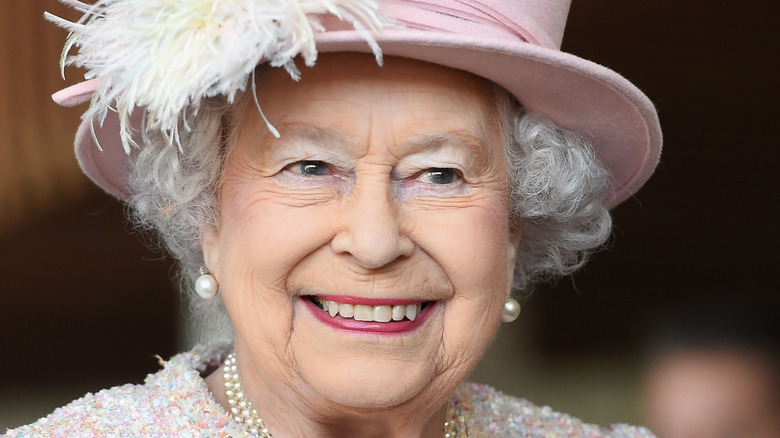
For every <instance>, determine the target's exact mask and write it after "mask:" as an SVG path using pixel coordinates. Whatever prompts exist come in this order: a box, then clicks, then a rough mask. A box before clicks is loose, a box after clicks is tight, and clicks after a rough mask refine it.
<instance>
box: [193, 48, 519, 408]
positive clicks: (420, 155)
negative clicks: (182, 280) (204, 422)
mask: <svg viewBox="0 0 780 438" xmlns="http://www.w3.org/2000/svg"><path fill="white" fill-rule="evenodd" d="M258 82H259V83H258V90H257V95H258V96H259V98H260V105H261V106H262V110H263V112H264V113H265V115H266V116H267V117H268V119H269V121H270V122H271V123H272V124H273V125H274V126H275V127H276V128H277V129H278V130H279V132H280V133H281V138H279V139H277V138H274V137H273V135H271V134H270V132H269V130H268V128H267V127H266V125H265V123H264V122H263V120H262V118H261V117H260V116H259V114H258V111H257V110H256V109H255V107H254V106H251V107H250V108H249V111H248V113H247V115H246V117H245V120H244V121H243V122H242V125H241V126H240V128H239V131H238V133H237V135H236V136H235V141H234V144H232V147H231V151H230V154H229V157H228V158H227V160H226V164H225V169H224V181H223V186H222V192H221V216H220V221H219V225H218V228H217V229H216V230H214V231H213V232H212V233H210V234H208V235H207V236H206V237H204V239H203V242H202V243H203V247H204V252H205V255H206V262H207V265H208V268H209V269H210V270H211V271H212V272H213V273H214V274H215V276H216V277H217V279H218V281H219V282H220V290H221V293H222V294H223V296H224V300H225V302H226V305H227V308H228V311H229V314H230V317H231V320H232V322H233V325H234V326H235V346H236V351H237V353H238V355H239V361H240V367H241V372H242V378H243V379H244V381H245V386H246V387H250V388H266V391H267V392H268V393H270V394H273V395H269V394H268V393H266V394H259V396H260V397H266V398H268V397H272V396H279V397H283V398H289V397H290V396H292V397H297V398H300V399H301V400H303V401H305V402H307V403H313V404H312V405H311V406H317V407H318V409H320V410H321V409H323V406H327V405H328V404H329V403H331V404H336V405H339V406H343V407H355V408H384V407H390V406H396V405H400V404H402V403H404V402H407V401H412V400H413V401H419V402H422V403H439V404H440V403H441V402H442V401H443V400H444V398H445V397H447V396H448V395H449V394H450V392H451V391H452V390H453V389H454V388H455V386H456V385H457V384H458V383H459V382H461V381H462V380H463V379H465V378H466V376H467V374H468V373H469V372H470V370H471V369H472V367H473V366H474V365H475V364H476V362H477V361H478V360H479V358H480V356H481V355H482V353H483V351H484V349H485V348H486V347H487V345H488V343H489V342H490V340H491V338H492V336H493V334H494V332H495V330H496V328H497V325H498V322H499V320H500V315H501V310H502V307H503V303H504V301H505V299H506V297H507V294H508V292H509V289H510V285H511V279H512V278H511V277H512V268H513V266H514V259H515V250H516V246H517V243H518V241H519V235H520V233H519V230H514V231H513V230H510V228H509V225H508V209H507V208H508V201H507V200H508V182H507V176H506V169H505V161H504V155H503V149H502V148H503V146H502V144H501V142H500V140H499V137H500V136H499V132H498V127H497V121H496V117H495V115H494V114H493V111H492V109H491V108H492V106H491V101H490V99H489V92H488V91H487V87H486V84H485V83H484V82H483V81H482V80H480V79H477V78H475V77H473V76H471V75H469V74H467V73H463V72H460V71H455V70H449V69H445V68H442V67H437V66H433V65H428V64H423V63H417V62H412V61H408V60H402V59H386V60H385V66H384V67H381V68H380V67H378V66H376V64H375V62H374V61H373V58H371V57H368V56H363V55H354V54H349V55H331V56H325V57H322V58H321V59H320V60H319V61H318V64H317V67H316V68H314V69H313V70H312V71H305V72H304V74H303V79H302V80H301V81H300V82H299V83H295V82H293V81H292V80H290V79H289V78H288V77H287V75H286V74H285V73H284V72H282V71H279V69H270V70H269V71H266V72H265V74H264V75H263V77H262V79H261V80H259V81H258ZM249 393H250V394H249V395H250V396H251V395H252V390H251V389H250V390H249ZM282 394H284V395H282ZM432 406H437V405H432Z"/></svg>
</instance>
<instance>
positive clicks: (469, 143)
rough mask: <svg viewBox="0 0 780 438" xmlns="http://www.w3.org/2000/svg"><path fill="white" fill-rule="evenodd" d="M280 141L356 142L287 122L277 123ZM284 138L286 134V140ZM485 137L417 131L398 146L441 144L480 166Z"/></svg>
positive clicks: (418, 147)
mask: <svg viewBox="0 0 780 438" xmlns="http://www.w3.org/2000/svg"><path fill="white" fill-rule="evenodd" d="M280 132H281V133H282V141H285V140H288V141H289V140H292V141H295V140H306V141H310V142H312V143H315V144H318V145H323V146H325V147H326V148H329V149H330V146H339V147H340V148H341V149H347V150H355V149H357V144H356V143H355V140H354V139H353V138H352V137H351V136H350V135H349V134H347V133H346V132H344V131H342V130H340V129H337V128H331V127H325V126H312V125H308V124H305V123H289V124H285V125H283V126H280ZM285 137H287V138H286V139H285ZM485 143H486V142H485V140H484V139H481V138H479V137H476V136H475V135H474V134H472V133H470V132H468V131H465V130H455V131H444V132H436V133H432V134H418V135H412V136H411V137H409V138H407V139H406V140H405V141H404V142H403V143H402V144H401V147H402V148H403V149H404V150H407V151H415V152H421V151H425V150H436V149H440V148H442V147H444V146H448V145H449V146H454V147H456V148H462V149H465V150H467V151H469V152H470V155H471V157H472V158H474V159H476V161H477V162H478V163H479V165H484V164H485V163H486V162H487V159H488V157H487V152H488V150H487V145H486V144H485Z"/></svg>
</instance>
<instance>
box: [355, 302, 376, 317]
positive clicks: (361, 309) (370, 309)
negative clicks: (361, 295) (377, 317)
mask: <svg viewBox="0 0 780 438" xmlns="http://www.w3.org/2000/svg"><path fill="white" fill-rule="evenodd" d="M353 318H355V319H356V320H358V321H373V320H374V306H365V305H363V304H358V305H356V306H355V315H354V316H353Z"/></svg>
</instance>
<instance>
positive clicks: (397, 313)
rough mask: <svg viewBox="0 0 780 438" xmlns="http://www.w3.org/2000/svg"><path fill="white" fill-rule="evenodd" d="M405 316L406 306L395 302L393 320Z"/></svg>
mask: <svg viewBox="0 0 780 438" xmlns="http://www.w3.org/2000/svg"><path fill="white" fill-rule="evenodd" d="M404 316H406V306H404V305H401V304H396V305H395V306H393V321H400V320H402V319H404Z"/></svg>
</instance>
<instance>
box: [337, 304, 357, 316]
mask: <svg viewBox="0 0 780 438" xmlns="http://www.w3.org/2000/svg"><path fill="white" fill-rule="evenodd" d="M354 314H355V309H354V308H353V306H352V304H344V303H342V304H339V315H341V316H343V317H344V318H352V315H354Z"/></svg>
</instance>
